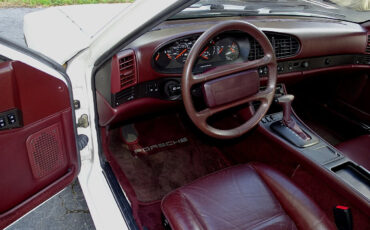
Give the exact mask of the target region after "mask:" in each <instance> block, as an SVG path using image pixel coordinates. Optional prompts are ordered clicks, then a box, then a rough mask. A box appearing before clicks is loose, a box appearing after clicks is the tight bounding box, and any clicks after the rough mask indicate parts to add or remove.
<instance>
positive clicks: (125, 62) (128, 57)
mask: <svg viewBox="0 0 370 230" xmlns="http://www.w3.org/2000/svg"><path fill="white" fill-rule="evenodd" d="M136 83H137V70H136V59H135V53H134V51H133V50H124V51H122V52H120V53H118V54H117V55H115V56H114V57H113V60H112V77H111V89H112V93H113V94H115V93H118V92H120V91H121V90H124V89H126V88H128V87H131V86H133V85H135V84H136Z"/></svg>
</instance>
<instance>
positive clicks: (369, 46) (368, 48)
mask: <svg viewBox="0 0 370 230" xmlns="http://www.w3.org/2000/svg"><path fill="white" fill-rule="evenodd" d="M365 52H366V53H370V34H368V35H367V46H366V50H365Z"/></svg>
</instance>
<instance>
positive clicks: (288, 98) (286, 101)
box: [277, 94, 311, 140]
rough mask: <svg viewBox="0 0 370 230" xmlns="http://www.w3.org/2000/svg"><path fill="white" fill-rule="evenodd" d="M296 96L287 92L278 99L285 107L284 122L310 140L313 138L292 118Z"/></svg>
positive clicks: (299, 134) (304, 138)
mask: <svg viewBox="0 0 370 230" xmlns="http://www.w3.org/2000/svg"><path fill="white" fill-rule="evenodd" d="M293 100H294V96H293V95H290V94H287V95H284V96H281V97H279V98H278V99H277V101H278V103H279V104H280V105H281V106H282V107H283V124H284V125H285V126H286V127H288V128H289V129H291V130H292V131H293V132H295V133H296V134H297V135H298V136H299V137H301V138H302V139H303V140H310V139H311V138H310V137H309V136H308V135H307V134H306V133H305V132H303V130H302V129H301V128H300V127H299V126H298V124H297V123H296V122H295V121H294V120H293V118H292V116H291V115H292V101H293Z"/></svg>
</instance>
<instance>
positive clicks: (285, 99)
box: [277, 94, 294, 124]
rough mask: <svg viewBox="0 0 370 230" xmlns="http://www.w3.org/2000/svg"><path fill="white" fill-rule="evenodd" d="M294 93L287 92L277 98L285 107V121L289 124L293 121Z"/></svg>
mask: <svg viewBox="0 0 370 230" xmlns="http://www.w3.org/2000/svg"><path fill="white" fill-rule="evenodd" d="M293 100H294V95H291V94H287V95H284V96H281V97H279V98H278V99H277V101H278V103H279V104H280V105H281V106H282V107H283V122H284V124H287V123H289V122H291V121H292V117H291V115H292V102H293Z"/></svg>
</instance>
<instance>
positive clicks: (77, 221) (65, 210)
mask: <svg viewBox="0 0 370 230" xmlns="http://www.w3.org/2000/svg"><path fill="white" fill-rule="evenodd" d="M36 10H40V9H37V8H14V9H11V8H10V9H0V36H1V37H5V38H7V39H8V40H11V41H14V42H16V43H18V44H20V45H24V46H25V43H24V39H23V16H24V15H25V14H27V13H29V12H33V11H36ZM33 229H35V230H36V229H37V230H62V229H63V230H67V229H68V230H77V229H78V230H84V229H95V227H94V224H93V222H92V219H91V216H90V214H89V210H88V208H87V205H86V201H85V199H84V196H83V194H82V191H81V187H80V185H79V183H78V181H76V182H74V183H73V184H72V185H70V186H69V187H67V188H66V189H65V190H63V191H62V192H61V193H59V194H58V195H56V196H55V197H53V198H52V199H50V200H49V201H47V202H46V203H44V204H43V205H41V206H40V207H38V208H37V209H35V210H34V211H33V212H31V213H29V214H28V215H26V216H25V217H23V218H22V219H21V220H19V221H18V222H16V223H15V224H14V225H12V226H11V227H9V228H8V229H7V230H33Z"/></svg>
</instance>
